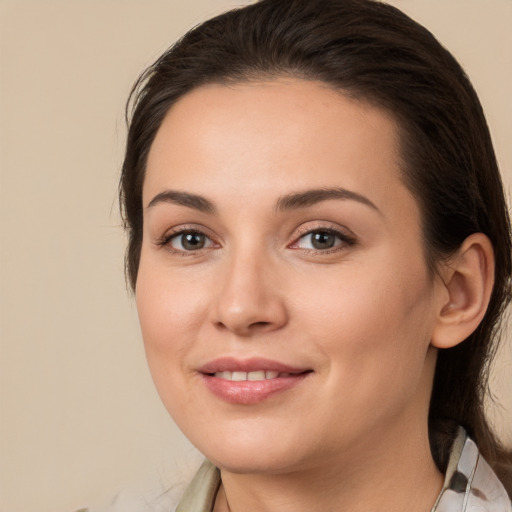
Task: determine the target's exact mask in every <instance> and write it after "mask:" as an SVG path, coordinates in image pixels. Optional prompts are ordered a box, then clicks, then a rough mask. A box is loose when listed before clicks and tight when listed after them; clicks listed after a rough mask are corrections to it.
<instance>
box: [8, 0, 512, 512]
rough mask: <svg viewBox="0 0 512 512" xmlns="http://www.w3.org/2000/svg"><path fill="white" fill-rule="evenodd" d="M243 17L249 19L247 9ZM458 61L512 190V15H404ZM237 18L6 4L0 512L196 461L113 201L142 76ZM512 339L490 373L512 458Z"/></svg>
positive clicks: (207, 10)
mask: <svg viewBox="0 0 512 512" xmlns="http://www.w3.org/2000/svg"><path fill="white" fill-rule="evenodd" d="M242 3H243V2H242ZM391 3H392V4H394V5H397V6H398V7H400V8H402V9H403V10H405V11H406V12H407V13H409V14H411V15H412V16H413V17H415V18H416V19H418V21H420V22H422V23H424V24H425V25H426V26H427V27H428V28H430V29H431V30H432V31H433V32H434V34H436V35H437V36H438V38H439V39H440V40H441V41H442V42H443V43H444V44H445V45H446V46H447V47H448V48H450V49H451V50H452V51H453V53H454V54H455V55H456V57H458V58H459V59H460V60H461V62H462V63H463V65H464V67H465V68H466V70H467V72H468V74H469V75H470V77H471V78H472V80H473V83H474V85H475V87H476V89H477V91H478V92H479V94H480V96H481V99H482V102H483V105H484V108H485V110H486V112H487V116H488V121H489V124H490V126H491V131H492V134H493V138H494V141H495V145H496V150H497V153H498V157H499V161H500V164H501V168H502V172H503V175H504V179H505V183H506V188H507V190H508V191H509V190H510V183H511V181H512V144H511V140H512V107H511V99H510V84H511V83H512V31H510V26H512V1H511V0H394V1H392V2H391ZM237 4H240V2H234V1H229V0H201V1H200V0H188V1H186V0H137V1H135V0H101V1H100V0H94V1H93V0H82V1H78V0H76V1H70V0H11V1H9V0H3V1H2V0H0V172H1V174H0V233H1V235H0V244H1V245H0V294H1V297H0V315H1V316H0V336H1V338H0V343H1V349H0V511H1V512H36V511H37V512H65V511H72V510H74V509H76V508H78V507H80V506H84V505H87V504H90V503H95V502H98V501H101V500H104V499H106V498H107V497H108V496H109V495H113V494H114V493H115V492H116V491H117V489H119V488H122V487H125V486H130V485H134V482H137V481H140V480H143V479H145V478H146V477H148V476H149V475H154V474H156V475H157V476H159V477H162V478H165V475H168V474H171V473H173V472H181V471H182V470H183V471H185V470H188V466H189V463H188V462H187V461H188V460H189V459H190V458H193V459H195V458H197V456H195V455H194V451H193V449H192V448H191V447H190V445H189V444H188V443H187V442H186V441H185V440H184V438H183V436H182V435H181V434H180V433H179V432H178V430H177V428H176V427H175V426H174V424H173V423H172V421H171V420H170V419H169V418H168V417H167V413H166V412H165V411H164V409H163V406H162V405H161V404H160V402H159V399H158V397H157V395H156V392H155V391H154V390H153V385H152V382H151V379H150V376H149V373H148V371H147V369H146V363H145V360H144V353H143V348H142V343H141V339H140V333H139V329H138V325H137V319H136V312H135V308H134V304H133V301H132V299H131V298H130V297H129V295H128V294H127V292H126V288H125V284H124V277H123V252H124V243H125V240H124V236H123V233H122V230H121V228H120V221H119V216H118V214H117V204H116V187H117V178H118V175H119V168H120V163H121V158H122V146H123V140H124V136H125V127H124V120H123V108H124V102H125V100H126V97H127V95H128V92H129V90H130V87H131V84H132V83H133V81H134V80H135V78H136V77H137V75H138V73H139V72H140V71H141V70H142V69H143V68H144V67H145V66H147V65H148V64H150V63H151V62H152V61H153V60H154V59H155V58H156V57H157V56H158V55H159V54H160V53H161V52H162V51H163V50H164V49H165V48H166V47H167V46H168V45H169V44H170V43H171V42H173V41H174V40H175V39H176V38H177V37H179V36H180V35H181V34H182V33H183V32H184V31H186V30H187V29H188V28H190V27H191V26H193V25H195V24H196V23H198V22H200V21H201V20H204V19H206V18H207V17H209V16H211V15H212V14H215V13H217V12H220V11H221V10H224V9H225V8H227V7H231V6H234V5H237ZM511 368H512V348H511V342H510V338H509V339H507V341H506V345H505V346H504V348H503V350H502V352H501V353H500V355H499V357H498V360H497V362H496V365H495V368H494V372H493V390H494V392H495V393H496V395H497V396H498V398H499V400H500V401H501V403H502V404H503V407H504V409H503V411H501V413H500V414H498V415H497V416H496V414H495V410H496V409H495V408H494V409H493V416H494V417H496V418H497V419H496V425H497V429H498V431H499V432H501V434H502V436H503V437H504V438H505V439H507V440H508V442H510V443H512V428H511V427H510V425H512V371H511Z"/></svg>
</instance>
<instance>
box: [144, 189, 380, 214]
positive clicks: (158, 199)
mask: <svg viewBox="0 0 512 512" xmlns="http://www.w3.org/2000/svg"><path fill="white" fill-rule="evenodd" d="M330 199H342V200H353V201H357V202H358V203H361V204H364V205H366V206H369V207H370V208H372V209H373V210H375V211H377V212H378V213H380V214H381V215H382V212H381V211H380V210H379V209H378V208H377V206H376V205H375V204H374V203H372V201H370V200H369V199H368V198H367V197H365V196H362V195H361V194H358V193H357V192H352V191H351V190H347V189H344V188H338V187H336V188H319V189H312V190H305V191H304V192H295V193H292V194H286V195H284V196H281V197H280V198H279V199H278V200H277V203H276V211H286V210H296V209H300V208H307V207H309V206H313V205H315V204H317V203H321V202H322V201H328V200H330ZM160 203H172V204H176V205H179V206H185V207H186V208H192V209H194V210H198V211H200V212H203V213H209V214H215V213H216V212H217V209H216V208H215V206H214V204H213V203H212V202H211V201H209V200H208V199H206V198H205V197H203V196H199V195H197V194H191V193H189V192H181V191H178V190H164V191H163V192H160V193H159V194H157V195H156V196H155V197H153V199H151V201H150V202H149V204H148V205H147V208H151V207H153V206H155V205H157V204H160Z"/></svg>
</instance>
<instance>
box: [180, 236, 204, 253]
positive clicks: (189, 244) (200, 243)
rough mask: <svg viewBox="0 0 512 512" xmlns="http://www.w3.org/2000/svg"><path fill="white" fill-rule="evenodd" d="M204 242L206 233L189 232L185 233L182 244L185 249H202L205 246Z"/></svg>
mask: <svg viewBox="0 0 512 512" xmlns="http://www.w3.org/2000/svg"><path fill="white" fill-rule="evenodd" d="M204 243H205V240H204V235H202V234H201V233H187V234H185V235H183V240H182V244H183V247H184V248H185V249H189V250H197V249H202V248H203V247H204Z"/></svg>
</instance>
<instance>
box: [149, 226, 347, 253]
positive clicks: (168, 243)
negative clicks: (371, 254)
mask: <svg viewBox="0 0 512 512" xmlns="http://www.w3.org/2000/svg"><path fill="white" fill-rule="evenodd" d="M314 234H322V235H330V236H334V237H336V238H337V239H338V242H337V243H336V242H335V245H334V246H333V247H330V248H325V249H315V248H304V247H299V246H298V244H299V242H300V241H301V240H303V239H305V238H306V237H308V236H312V235H314ZM186 235H199V236H202V237H205V240H207V241H208V242H207V243H208V246H207V247H201V248H199V249H190V250H186V249H177V248H175V247H173V245H172V241H173V240H174V239H178V238H179V237H184V236H186ZM356 243H357V240H356V238H355V236H353V235H351V234H350V235H349V234H347V233H346V232H343V231H341V230H339V229H335V228H333V227H326V226H318V227H314V228H310V227H307V228H306V227H305V228H302V229H300V230H299V235H298V236H297V237H296V238H295V240H294V241H293V242H292V243H291V244H290V245H288V246H287V247H289V248H291V249H294V250H300V251H302V252H304V253H307V254H318V255H327V254H332V253H334V252H338V251H342V250H345V249H346V248H347V247H350V246H353V245H355V244H356ZM182 244H183V240H182ZM156 245H158V246H159V247H164V248H165V249H166V250H167V251H169V252H170V253H171V254H176V255H180V256H195V255H198V254H202V253H203V252H204V251H206V250H210V249H212V248H215V246H217V247H219V245H218V244H216V242H214V241H213V240H212V238H211V237H210V236H208V235H207V234H206V233H205V232H204V230H202V229H199V228H194V227H183V228H180V229H177V230H176V231H172V232H171V233H166V234H165V235H164V236H163V237H162V238H161V239H160V240H158V241H157V242H156Z"/></svg>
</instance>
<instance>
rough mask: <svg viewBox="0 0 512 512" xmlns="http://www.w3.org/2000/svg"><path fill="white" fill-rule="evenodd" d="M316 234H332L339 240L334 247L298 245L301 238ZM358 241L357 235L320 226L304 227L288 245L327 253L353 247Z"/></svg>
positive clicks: (311, 252)
mask: <svg viewBox="0 0 512 512" xmlns="http://www.w3.org/2000/svg"><path fill="white" fill-rule="evenodd" d="M314 234H322V235H331V236H334V237H336V238H337V239H338V240H339V242H337V243H336V245H334V246H333V247H330V248H326V249H315V248H312V249H309V248H303V247H298V244H299V242H300V241H301V240H303V239H305V238H306V237H308V236H312V235H314ZM356 243H357V240H356V237H355V236H354V235H353V234H348V233H346V232H344V231H342V230H340V229H338V228H334V227H331V226H330V227H326V226H318V227H314V228H311V227H304V228H302V229H301V230H299V236H298V237H297V238H296V239H295V241H294V242H293V243H292V244H291V245H289V246H288V247H290V248H292V249H295V250H300V251H303V252H305V253H306V254H318V255H327V254H332V253H335V252H338V251H343V250H346V249H347V248H348V247H351V246H353V245H355V244H356Z"/></svg>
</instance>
